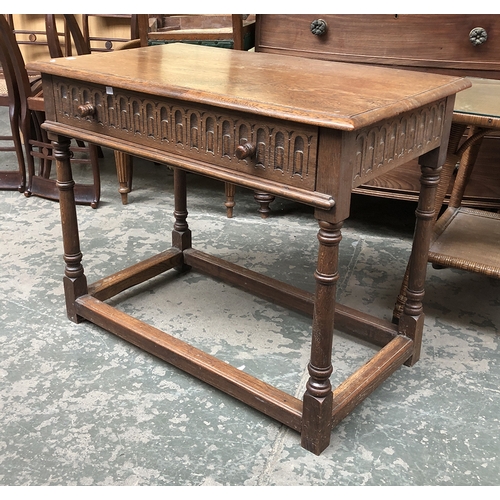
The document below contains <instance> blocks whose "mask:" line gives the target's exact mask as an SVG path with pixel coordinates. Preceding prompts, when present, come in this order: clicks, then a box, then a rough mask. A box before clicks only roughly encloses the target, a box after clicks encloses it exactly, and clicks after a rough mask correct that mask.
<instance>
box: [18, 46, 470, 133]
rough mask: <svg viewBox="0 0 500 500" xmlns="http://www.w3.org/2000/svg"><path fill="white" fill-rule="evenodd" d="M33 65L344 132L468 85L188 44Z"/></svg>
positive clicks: (427, 75) (428, 76) (449, 78)
mask: <svg viewBox="0 0 500 500" xmlns="http://www.w3.org/2000/svg"><path fill="white" fill-rule="evenodd" d="M27 67H28V69H30V70H34V71H39V72H41V73H47V74H53V75H56V76H59V77H67V78H72V79H77V80H82V81H88V82H92V83H96V84H103V85H106V86H114V87H119V88H123V89H126V90H132V91H137V92H144V93H148V94H151V95H158V96H162V97H169V98H174V99H181V100H182V99H184V100H189V101H192V102H198V103H203V104H208V105H211V106H219V107H222V108H225V109H233V110H238V111H245V112H250V113H256V114H258V115H263V116H272V117H274V118H279V119H286V120H292V121H296V122H300V123H307V124H311V125H317V126H324V127H328V128H335V129H339V130H356V129H359V128H362V127H364V126H367V125H371V124H373V123H376V122H378V121H380V120H384V119H387V118H389V117H393V116H397V115H398V114H401V113H404V112H407V111H410V110H412V109H416V108H418V107H421V106H424V105H426V104H429V103H432V102H435V101H437V100H439V99H442V98H445V97H447V96H449V95H452V94H455V93H457V92H459V91H461V90H463V89H466V88H468V87H469V86H470V82H469V81H468V80H467V79H463V78H460V77H455V76H448V75H438V74H431V73H423V72H413V71H407V70H399V69H393V68H383V67H376V66H373V65H358V64H350V63H338V62H331V61H322V60H312V59H306V58H301V57H293V56H284V55H275V54H267V53H258V52H246V51H236V50H228V49H221V48H216V47H206V46H200V45H191V44H183V43H175V44H167V45H157V46H151V47H143V48H137V49H129V50H122V51H114V52H107V53H106V52H104V53H95V54H89V55H83V56H78V57H68V58H59V59H52V60H50V61H36V62H31V63H29V64H28V65H27Z"/></svg>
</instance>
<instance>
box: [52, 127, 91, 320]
mask: <svg viewBox="0 0 500 500" xmlns="http://www.w3.org/2000/svg"><path fill="white" fill-rule="evenodd" d="M52 144H53V148H54V157H55V159H56V166H57V183H56V184H57V187H58V188H59V207H60V211H61V224H62V236H63V247H64V262H65V263H66V269H65V273H64V278H63V282H64V295H65V297H66V311H67V314H68V318H69V319H70V320H71V321H74V322H75V323H79V322H80V321H82V318H81V317H80V316H78V315H77V314H76V310H75V300H76V299H77V298H78V297H81V296H82V295H85V294H86V293H87V292H88V290H87V278H86V277H85V274H84V270H83V266H82V264H81V262H82V253H81V251H80V239H79V236H78V221H77V217H76V204H75V195H74V187H75V181H74V180H73V176H72V172H71V163H70V157H71V152H70V149H69V146H70V140H69V139H68V138H67V137H64V136H56V138H55V139H54V140H53V142H52Z"/></svg>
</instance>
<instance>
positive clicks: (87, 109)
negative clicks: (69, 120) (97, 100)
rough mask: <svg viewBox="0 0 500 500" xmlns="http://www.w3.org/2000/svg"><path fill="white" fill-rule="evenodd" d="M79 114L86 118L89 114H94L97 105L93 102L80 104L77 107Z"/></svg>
mask: <svg viewBox="0 0 500 500" xmlns="http://www.w3.org/2000/svg"><path fill="white" fill-rule="evenodd" d="M77 111H78V114H79V115H80V116H81V117H82V118H85V117H87V116H92V115H94V113H95V107H94V105H93V104H90V103H86V104H80V106H78V108H77Z"/></svg>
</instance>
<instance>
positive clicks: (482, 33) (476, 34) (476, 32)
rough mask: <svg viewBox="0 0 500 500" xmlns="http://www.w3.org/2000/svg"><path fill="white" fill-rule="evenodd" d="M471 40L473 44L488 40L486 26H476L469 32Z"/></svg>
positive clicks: (480, 43)
mask: <svg viewBox="0 0 500 500" xmlns="http://www.w3.org/2000/svg"><path fill="white" fill-rule="evenodd" d="M469 40H470V43H472V45H475V46H477V45H482V44H483V43H485V42H486V40H488V33H487V32H486V30H485V29H484V28H474V29H472V30H471V32H470V33H469Z"/></svg>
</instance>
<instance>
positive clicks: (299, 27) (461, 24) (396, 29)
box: [256, 14, 500, 79]
mask: <svg viewBox="0 0 500 500" xmlns="http://www.w3.org/2000/svg"><path fill="white" fill-rule="evenodd" d="M256 50H257V51H262V52H268V53H276V54H288V55H293V56H299V57H309V58H315V59H323V60H330V61H344V62H351V63H363V64H377V65H384V66H398V67H403V68H409V69H417V70H427V71H436V72H440V73H447V74H456V75H461V76H464V75H466V76H477V77H481V78H495V79H500V57H499V54H500V15H495V14H493V15H491V14H490V15H488V14H399V15H398V14H272V15H270V14H263V15H258V16H257V32H256Z"/></svg>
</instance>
